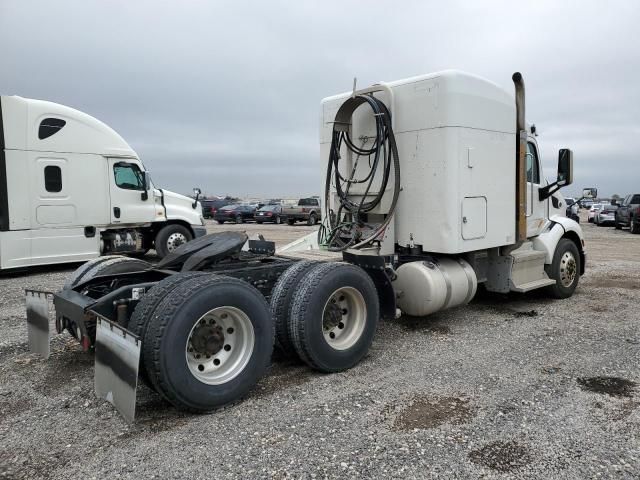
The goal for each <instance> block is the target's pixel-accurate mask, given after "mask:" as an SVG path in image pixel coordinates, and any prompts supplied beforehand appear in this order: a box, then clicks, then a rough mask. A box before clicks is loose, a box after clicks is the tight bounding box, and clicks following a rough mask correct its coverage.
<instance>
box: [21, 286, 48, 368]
mask: <svg viewBox="0 0 640 480" xmlns="http://www.w3.org/2000/svg"><path fill="white" fill-rule="evenodd" d="M52 297H53V294H52V293H51V292H45V291H40V290H25V303H26V306H27V339H28V344H29V351H30V352H31V353H38V354H40V355H42V356H43V357H44V358H49V354H50V352H51V349H50V345H51V342H50V335H49V331H50V323H51V322H50V320H49V319H50V313H49V312H50V311H51V298H52Z"/></svg>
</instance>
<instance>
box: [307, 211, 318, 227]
mask: <svg viewBox="0 0 640 480" xmlns="http://www.w3.org/2000/svg"><path fill="white" fill-rule="evenodd" d="M316 223H318V217H317V216H316V214H315V213H310V214H309V219H308V220H307V225H315V224H316Z"/></svg>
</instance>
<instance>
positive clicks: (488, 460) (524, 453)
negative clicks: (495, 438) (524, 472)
mask: <svg viewBox="0 0 640 480" xmlns="http://www.w3.org/2000/svg"><path fill="white" fill-rule="evenodd" d="M469 459H470V460H471V461H472V462H473V463H475V464H477V465H482V466H484V467H487V468H490V469H492V470H496V471H498V472H502V473H507V472H512V471H514V470H517V469H519V468H522V467H524V466H527V465H529V464H530V463H531V454H530V453H529V449H528V448H527V447H525V446H523V445H520V444H519V443H517V442H515V441H510V442H492V443H489V444H488V445H485V446H484V447H482V448H479V449H476V450H472V451H471V452H470V453H469Z"/></svg>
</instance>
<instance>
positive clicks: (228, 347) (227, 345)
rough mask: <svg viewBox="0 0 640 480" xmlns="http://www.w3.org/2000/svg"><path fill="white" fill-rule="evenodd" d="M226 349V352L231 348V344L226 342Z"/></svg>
mask: <svg viewBox="0 0 640 480" xmlns="http://www.w3.org/2000/svg"><path fill="white" fill-rule="evenodd" d="M224 350H225V352H228V351H229V350H231V345H229V344H226V345H225V346H224Z"/></svg>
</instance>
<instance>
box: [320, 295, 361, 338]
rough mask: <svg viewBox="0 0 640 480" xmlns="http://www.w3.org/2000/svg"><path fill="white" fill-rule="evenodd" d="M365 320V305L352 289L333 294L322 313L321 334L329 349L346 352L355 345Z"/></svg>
mask: <svg viewBox="0 0 640 480" xmlns="http://www.w3.org/2000/svg"><path fill="white" fill-rule="evenodd" d="M366 320H367V304H366V302H365V301H364V297H363V296H362V294H361V293H360V292H359V291H358V290H357V289H355V288H353V287H341V288H338V289H337V290H336V291H335V292H333V293H332V294H331V295H330V296H329V299H328V300H327V303H325V305H324V309H323V311H322V333H323V335H324V339H325V341H326V342H327V343H328V344H329V346H330V347H331V348H334V349H336V350H346V349H348V348H351V347H352V346H353V345H355V344H356V343H357V342H358V340H359V339H360V337H361V336H362V332H364V327H365V325H366Z"/></svg>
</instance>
